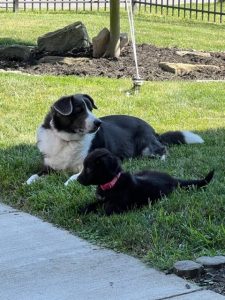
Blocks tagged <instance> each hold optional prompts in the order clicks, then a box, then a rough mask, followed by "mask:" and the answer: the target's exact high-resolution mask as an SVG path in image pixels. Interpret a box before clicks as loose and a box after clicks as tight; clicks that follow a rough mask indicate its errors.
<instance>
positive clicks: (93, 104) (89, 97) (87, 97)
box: [83, 94, 98, 109]
mask: <svg viewBox="0 0 225 300" xmlns="http://www.w3.org/2000/svg"><path fill="white" fill-rule="evenodd" d="M83 97H84V98H86V99H88V100H89V101H90V102H91V105H92V108H95V109H98V108H97V106H96V105H95V103H94V100H93V99H92V98H91V96H89V95H87V94H83Z"/></svg>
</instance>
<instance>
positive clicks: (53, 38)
mask: <svg viewBox="0 0 225 300" xmlns="http://www.w3.org/2000/svg"><path fill="white" fill-rule="evenodd" d="M37 44H38V50H39V51H45V52H50V53H64V52H67V51H71V50H74V49H80V48H89V47H90V39H89V36H88V33H87V29H86V27H85V26H84V24H83V23H82V22H80V21H79V22H75V23H73V24H70V25H68V26H66V27H64V28H61V29H58V30H56V31H53V32H49V33H46V34H45V35H43V36H40V37H39V38H38V40H37Z"/></svg>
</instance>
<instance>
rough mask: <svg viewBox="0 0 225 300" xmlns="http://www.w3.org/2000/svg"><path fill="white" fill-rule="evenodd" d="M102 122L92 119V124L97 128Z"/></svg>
mask: <svg viewBox="0 0 225 300" xmlns="http://www.w3.org/2000/svg"><path fill="white" fill-rule="evenodd" d="M101 124H102V121H101V120H99V119H96V120H94V125H95V126H96V127H97V128H98V127H100V125H101Z"/></svg>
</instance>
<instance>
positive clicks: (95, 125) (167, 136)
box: [27, 94, 203, 185]
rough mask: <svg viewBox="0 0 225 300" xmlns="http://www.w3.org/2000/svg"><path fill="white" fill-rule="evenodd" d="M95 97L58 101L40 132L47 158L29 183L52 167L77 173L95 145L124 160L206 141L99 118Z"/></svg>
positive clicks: (121, 118) (124, 119) (132, 121)
mask: <svg viewBox="0 0 225 300" xmlns="http://www.w3.org/2000/svg"><path fill="white" fill-rule="evenodd" d="M94 108H97V107H96V106H95V103H94V101H93V99H92V98H91V97H90V96H88V95H85V94H76V95H71V96H65V97H62V98H60V99H59V100H58V101H56V102H55V103H54V104H53V106H52V107H51V109H50V112H49V113H48V114H47V116H46V117H45V120H44V123H43V124H42V125H41V126H40V127H39V129H38V132H37V146H38V148H39V150H40V152H41V153H42V155H43V158H44V168H43V170H42V171H41V172H40V173H38V174H34V175H32V176H31V177H30V178H29V179H28V180H27V183H28V184H30V183H32V182H33V181H35V180H37V179H38V178H39V177H40V176H41V175H44V174H48V173H49V172H50V171H51V170H70V171H72V172H75V173H78V174H75V175H73V176H71V177H70V178H69V180H68V181H67V182H66V183H65V184H66V185H67V184H68V183H69V182H70V181H71V180H76V179H77V177H78V175H79V172H81V170H82V165H83V161H84V158H85V157H86V156H87V154H88V153H89V152H91V151H93V150H94V149H96V148H107V149H108V150H110V151H111V152H112V153H113V154H114V155H116V156H117V157H119V158H120V159H121V160H123V159H125V158H133V157H137V156H148V157H156V156H159V157H161V158H163V157H165V154H166V145H170V144H184V143H186V144H191V143H203V140H202V138H201V137H200V136H199V135H197V134H194V133H192V132H190V131H173V132H167V133H164V134H161V135H159V134H157V133H156V132H155V131H154V129H153V128H152V127H151V126H150V125H149V124H147V123H146V122H145V121H143V120H141V119H138V118H136V117H131V116H126V115H111V116H106V117H102V118H97V117H95V116H94V115H93V113H92V110H93V109H94Z"/></svg>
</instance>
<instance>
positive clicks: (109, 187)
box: [100, 172, 121, 191]
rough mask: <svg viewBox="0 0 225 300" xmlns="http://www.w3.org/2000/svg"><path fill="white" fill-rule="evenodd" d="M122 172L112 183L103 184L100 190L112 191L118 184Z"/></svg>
mask: <svg viewBox="0 0 225 300" xmlns="http://www.w3.org/2000/svg"><path fill="white" fill-rule="evenodd" d="M120 175H121V172H120V173H119V174H117V175H116V176H115V177H114V178H113V179H112V180H111V181H110V182H107V183H105V184H101V185H100V188H101V189H102V190H103V191H105V190H110V189H112V188H113V187H114V185H115V184H116V183H117V181H118V179H119V178H120Z"/></svg>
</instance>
